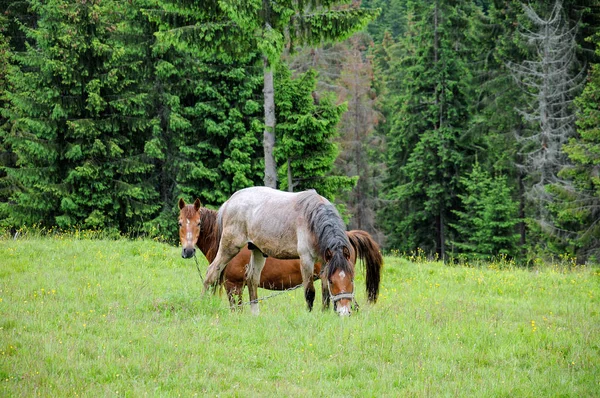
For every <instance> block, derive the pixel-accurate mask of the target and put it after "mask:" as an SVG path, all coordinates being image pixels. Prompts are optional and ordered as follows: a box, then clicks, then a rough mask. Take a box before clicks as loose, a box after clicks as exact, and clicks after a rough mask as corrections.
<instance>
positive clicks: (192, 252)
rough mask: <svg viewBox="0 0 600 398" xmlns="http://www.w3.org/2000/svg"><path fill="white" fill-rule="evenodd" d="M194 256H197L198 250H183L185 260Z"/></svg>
mask: <svg viewBox="0 0 600 398" xmlns="http://www.w3.org/2000/svg"><path fill="white" fill-rule="evenodd" d="M194 255H196V249H195V248H193V247H192V248H189V247H184V248H183V250H181V257H183V258H192V257H194Z"/></svg>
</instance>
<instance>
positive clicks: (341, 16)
mask: <svg viewBox="0 0 600 398" xmlns="http://www.w3.org/2000/svg"><path fill="white" fill-rule="evenodd" d="M346 3H349V1H347V0H328V1H320V0H311V1H307V2H304V1H300V2H299V1H295V0H286V1H280V2H277V3H276V4H275V3H273V2H271V1H267V0H251V1H248V0H243V1H242V0H220V1H216V0H211V1H203V2H202V7H196V5H195V2H190V3H184V4H178V2H169V3H165V4H168V7H167V8H166V9H165V11H168V12H171V11H173V10H175V11H176V14H177V15H181V16H183V17H182V18H180V21H179V23H180V26H181V27H180V28H178V29H175V30H173V31H172V32H171V34H174V35H176V36H178V37H187V38H189V39H193V41H195V42H196V43H203V44H206V49H207V51H208V50H209V49H210V50H211V51H214V52H215V53H221V54H228V55H229V56H232V57H233V58H235V57H236V56H239V55H240V54H246V53H254V52H255V51H258V53H259V54H260V56H261V57H262V61H263V62H262V63H263V73H264V74H263V95H264V101H263V110H264V132H263V151H264V162H265V163H264V167H265V173H264V184H265V185H266V186H270V187H273V188H276V187H277V184H276V182H277V165H276V162H275V159H274V157H273V150H274V148H275V93H274V81H273V71H274V68H275V67H276V65H277V63H278V62H279V61H280V57H281V54H282V53H283V51H284V50H285V49H286V48H292V49H293V48H294V47H295V46H296V45H303V44H306V45H319V44H321V43H323V42H327V41H336V40H342V39H345V38H346V37H348V36H350V35H351V34H352V33H353V32H355V31H357V30H360V29H362V28H363V27H364V26H365V25H366V24H367V22H368V21H369V20H371V19H372V18H374V17H375V16H376V15H377V13H378V11H377V10H367V9H360V8H357V7H355V6H345V4H346ZM340 5H341V6H342V9H337V8H336V7H337V6H340ZM232 37H236V40H231V38H232Z"/></svg>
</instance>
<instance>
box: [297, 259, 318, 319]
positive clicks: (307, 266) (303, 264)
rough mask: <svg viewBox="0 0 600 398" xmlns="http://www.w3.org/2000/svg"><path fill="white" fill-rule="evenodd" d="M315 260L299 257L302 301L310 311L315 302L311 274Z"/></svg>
mask: <svg viewBox="0 0 600 398" xmlns="http://www.w3.org/2000/svg"><path fill="white" fill-rule="evenodd" d="M314 267H315V259H314V258H312V257H311V256H307V255H304V256H300V272H301V274H302V284H303V285H304V299H305V300H306V304H307V305H308V310H309V311H312V308H313V304H314V302H315V285H314V283H313V272H314Z"/></svg>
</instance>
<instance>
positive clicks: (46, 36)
mask: <svg viewBox="0 0 600 398" xmlns="http://www.w3.org/2000/svg"><path fill="white" fill-rule="evenodd" d="M598 28H600V1H599V0H563V1H558V0H549V1H530V2H521V1H513V0H474V1H468V0H452V1H450V0H428V1H413V0H363V1H362V2H361V1H349V0H345V1H344V0H330V1H326V0H306V1H300V0H282V1H276V2H275V1H268V0H244V1H240V0H201V1H194V0H185V1H175V0H130V1H120V0H44V1H42V0H17V1H13V0H0V227H2V228H3V229H18V228H21V227H23V226H35V227H37V228H46V229H50V228H60V229H65V230H70V229H94V230H102V231H107V232H110V233H115V234H117V233H124V234H143V235H147V236H159V235H160V236H166V237H173V236H174V234H175V233H176V229H177V228H176V223H177V218H176V211H177V200H178V199H179V198H180V197H183V198H184V199H186V201H190V200H192V199H194V198H196V197H198V198H200V200H201V201H202V203H203V204H204V205H206V206H209V207H212V208H217V207H218V206H220V205H221V204H222V203H223V202H224V201H225V200H226V199H227V198H228V197H229V196H230V195H231V194H232V193H233V192H235V191H236V190H239V189H241V188H244V187H248V186H253V185H266V186H271V187H276V188H279V189H282V190H293V191H299V190H304V189H309V188H314V189H316V190H317V191H318V192H319V193H320V194H322V195H323V196H325V197H327V198H328V199H330V200H331V201H333V202H335V203H336V205H337V206H338V209H339V210H340V212H341V213H342V215H343V216H344V217H345V219H346V221H347V224H348V229H363V230H366V231H368V232H369V233H371V234H372V235H373V236H374V237H375V239H376V240H377V241H378V242H380V243H381V245H382V246H383V247H384V248H385V249H386V250H389V251H394V252H396V251H397V252H400V253H411V252H417V251H422V252H424V253H426V254H427V255H429V256H432V257H436V258H439V259H444V260H446V261H461V260H463V259H464V260H486V259H490V258H497V257H502V258H506V259H510V260H511V261H512V260H514V261H515V262H517V263H519V264H525V265H526V264H530V263H532V262H533V261H536V260H538V259H552V258H564V257H565V256H567V257H568V258H572V259H576V261H577V262H579V263H585V262H590V263H597V262H599V261H600V67H599V66H598V65H599V62H600V31H599V29H598Z"/></svg>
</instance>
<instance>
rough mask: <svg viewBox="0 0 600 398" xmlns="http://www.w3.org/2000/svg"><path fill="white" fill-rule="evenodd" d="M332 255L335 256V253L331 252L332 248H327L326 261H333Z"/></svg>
mask: <svg viewBox="0 0 600 398" xmlns="http://www.w3.org/2000/svg"><path fill="white" fill-rule="evenodd" d="M331 257H333V253H331V250H329V249H327V250H325V259H324V260H325V262H326V263H328V262H329V261H331Z"/></svg>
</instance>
